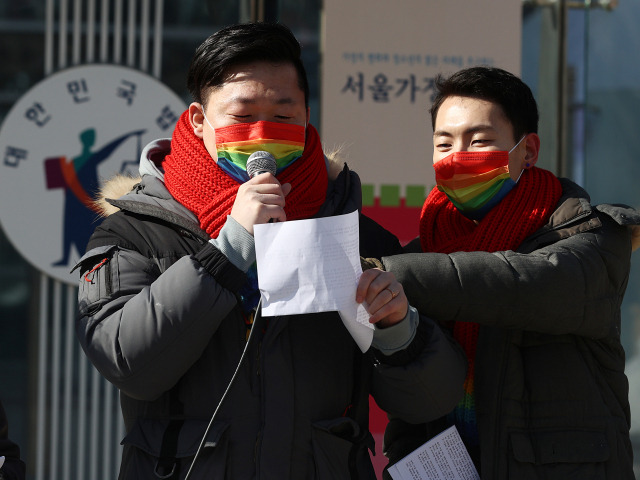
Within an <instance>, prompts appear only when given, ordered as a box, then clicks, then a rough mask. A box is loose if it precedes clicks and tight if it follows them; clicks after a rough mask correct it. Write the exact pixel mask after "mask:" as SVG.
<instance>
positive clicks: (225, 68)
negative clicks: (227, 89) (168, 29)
mask: <svg viewBox="0 0 640 480" xmlns="http://www.w3.org/2000/svg"><path fill="white" fill-rule="evenodd" d="M261 61H264V62H272V63H277V64H291V65H293V66H294V67H295V69H296V71H297V73H298V85H299V86H300V90H302V91H303V92H304V100H305V106H307V107H308V106H309V82H308V80H307V73H306V71H305V69H304V65H303V64H302V58H301V49H300V43H299V42H298V40H296V37H295V36H294V35H293V33H292V32H291V30H289V28H287V27H286V26H284V25H282V24H279V23H266V22H255V23H242V24H237V25H230V26H228V27H225V28H223V29H222V30H219V31H218V32H216V33H214V34H213V35H211V36H210V37H209V38H207V39H206V40H205V41H204V42H203V43H202V44H201V45H200V46H199V47H198V48H197V49H196V52H195V54H194V56H193V59H192V60H191V65H190V66H189V73H188V75H187V88H188V89H189V93H191V96H192V97H193V100H194V101H196V102H198V103H202V104H204V103H205V102H204V101H205V100H206V97H207V92H208V91H209V89H210V88H212V87H213V88H215V87H218V86H220V85H222V84H223V83H224V82H225V81H226V80H227V76H228V72H229V69H230V68H231V67H235V66H237V65H243V64H247V63H253V62H261Z"/></svg>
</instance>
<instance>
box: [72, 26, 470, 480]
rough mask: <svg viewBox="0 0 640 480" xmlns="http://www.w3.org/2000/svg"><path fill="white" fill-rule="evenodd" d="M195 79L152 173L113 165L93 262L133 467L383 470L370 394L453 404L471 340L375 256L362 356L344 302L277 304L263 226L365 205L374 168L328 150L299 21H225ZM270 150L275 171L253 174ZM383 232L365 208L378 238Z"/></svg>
mask: <svg viewBox="0 0 640 480" xmlns="http://www.w3.org/2000/svg"><path fill="white" fill-rule="evenodd" d="M188 85H189V89H190V91H191V93H192V95H193V98H194V102H193V103H192V104H191V105H190V106H189V108H188V110H187V111H185V112H184V113H183V114H182V116H181V117H180V119H179V121H178V123H177V125H176V128H175V130H174V132H173V137H172V138H171V139H170V140H169V139H167V140H159V141H157V142H154V143H152V144H150V145H149V146H148V147H147V148H146V149H145V151H144V153H143V156H142V159H141V164H140V173H141V178H140V179H138V180H131V181H127V180H126V179H125V180H122V179H115V180H114V181H113V182H109V185H108V186H107V187H106V188H107V189H112V188H115V189H116V190H119V192H117V193H114V192H113V191H112V192H111V193H105V195H106V196H107V197H109V198H111V200H109V203H110V207H111V210H109V211H107V210H105V215H108V216H107V218H106V219H105V220H104V221H103V222H102V224H101V225H100V226H99V227H98V228H97V229H96V231H95V232H94V234H93V236H92V237H91V240H90V242H89V245H88V247H87V253H86V254H85V255H84V257H83V258H82V259H81V260H80V262H79V264H78V268H79V269H80V272H81V275H80V289H79V313H80V314H79V318H78V322H77V336H78V338H79V340H80V343H81V345H82V348H83V349H84V351H85V353H86V355H87V356H88V357H89V359H90V360H91V362H92V363H93V364H94V365H95V366H96V368H97V369H98V370H99V371H100V372H101V373H102V374H103V375H104V376H105V378H107V379H108V380H109V381H110V382H112V383H113V384H114V385H116V386H117V387H118V388H119V389H120V392H121V407H122V414H123V417H124V422H125V427H126V432H127V433H126V436H125V438H124V440H123V444H124V451H123V458H122V464H121V468H120V476H119V478H120V479H122V480H124V479H126V480H130V479H136V480H140V479H155V478H170V479H184V478H185V477H187V476H189V478H192V479H234V480H236V479H253V478H260V479H265V480H267V479H274V480H276V479H277V480H283V479H295V480H297V479H314V478H317V479H327V480H329V479H332V480H334V479H347V478H350V479H372V478H374V473H373V469H372V465H371V461H370V459H369V450H370V449H372V448H373V445H372V437H371V434H370V433H369V430H368V401H369V395H370V394H371V395H373V397H374V398H375V400H376V402H377V403H378V405H379V406H380V407H381V408H382V409H384V410H385V411H387V412H388V414H389V415H390V416H391V417H392V418H401V419H403V421H406V422H410V423H420V422H425V421H429V420H432V419H434V418H437V417H439V416H442V415H444V414H445V413H447V412H448V411H450V410H451V409H452V408H453V406H454V405H455V403H456V402H457V401H458V400H459V398H460V397H461V394H462V383H463V380H464V374H465V371H466V361H465V359H464V354H463V352H462V351H461V350H460V349H459V347H458V346H457V345H456V344H455V342H453V341H452V340H450V337H449V336H447V335H445V334H444V333H443V331H442V330H441V329H440V327H439V326H438V325H437V324H435V322H433V321H431V320H429V319H427V318H424V317H420V316H419V314H418V313H417V311H416V310H415V309H413V308H411V307H410V306H409V305H408V302H407V299H406V296H405V295H404V292H403V290H402V287H401V285H400V284H399V283H398V282H397V281H396V280H395V278H394V276H393V274H390V273H388V272H383V271H381V270H376V269H369V270H367V271H365V272H364V273H363V275H362V277H361V280H360V283H359V290H358V297H357V298H356V300H359V301H364V302H365V304H366V305H367V309H368V311H369V313H370V314H371V319H370V321H371V322H372V323H374V324H375V333H374V339H373V346H372V348H371V349H370V350H369V351H368V352H367V353H366V354H364V355H363V354H362V353H361V352H360V350H359V348H358V347H357V345H356V343H355V342H354V340H353V339H352V338H351V336H350V334H349V333H348V331H347V330H346V328H345V327H344V325H343V323H342V320H341V318H340V316H339V314H338V313H337V312H324V313H316V314H305V315H293V316H280V317H269V318H263V317H262V316H261V314H260V307H259V302H258V299H259V291H258V287H257V283H256V267H255V248H254V242H253V235H252V234H253V226H254V225H255V224H262V223H267V222H269V221H271V220H272V219H275V220H277V221H287V220H295V219H303V218H313V217H326V216H331V215H338V214H344V213H350V212H354V211H356V210H358V209H359V208H360V206H361V191H360V183H359V179H358V177H357V175H356V174H355V173H353V172H350V171H349V169H348V168H347V167H346V166H345V167H344V168H340V167H339V168H337V169H336V168H334V167H333V166H332V164H330V163H328V162H327V159H326V158H325V156H324V154H323V152H322V149H321V146H320V141H319V137H318V134H317V132H316V131H315V129H314V128H313V127H312V126H311V125H309V124H308V121H309V109H308V85H307V80H306V74H305V72H304V68H303V66H302V62H301V59H300V46H299V45H298V43H297V41H296V40H295V38H294V37H293V35H292V34H291V32H290V31H289V30H288V29H287V28H286V27H284V26H282V25H270V24H245V25H234V26H231V27H227V28H225V29H223V30H221V31H219V32H217V33H216V34H214V35H212V36H211V37H209V38H208V39H207V40H206V41H205V42H204V43H203V44H202V45H201V46H200V47H199V48H198V50H197V51H196V54H195V56H194V59H193V61H192V63H191V67H190V69H189V78H188ZM256 150H266V151H268V152H270V153H271V154H272V155H273V156H274V157H275V158H276V162H277V171H276V175H275V176H274V175H273V174H272V173H262V174H259V175H257V176H255V177H250V176H249V175H248V174H247V172H246V160H247V157H248V155H249V154H250V153H251V152H255V151H256ZM133 183H135V185H131V184H133ZM132 187H133V188H132ZM122 188H124V191H121V190H122ZM127 192H128V193H127ZM113 210H115V211H113ZM375 233H376V232H375V226H374V225H373V224H372V223H371V222H366V223H363V231H362V233H361V239H362V242H364V245H363V246H364V247H365V248H366V249H367V250H366V251H367V252H371V251H374V250H375V248H377V247H375V246H373V247H372V246H371V245H373V241H374V240H376V238H377V237H376V236H375Z"/></svg>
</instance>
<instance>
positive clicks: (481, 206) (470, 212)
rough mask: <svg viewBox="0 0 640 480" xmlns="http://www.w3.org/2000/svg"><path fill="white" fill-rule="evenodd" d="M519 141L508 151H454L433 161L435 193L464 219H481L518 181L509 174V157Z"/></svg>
mask: <svg viewBox="0 0 640 480" xmlns="http://www.w3.org/2000/svg"><path fill="white" fill-rule="evenodd" d="M522 138H524V136H523V137H522ZM522 138H521V139H520V140H519V141H518V143H516V145H515V146H514V147H513V148H512V149H511V150H509V151H508V152H506V151H489V152H454V153H452V154H451V155H448V156H446V157H445V158H443V159H442V160H440V161H438V162H436V163H435V164H434V165H433V168H434V170H435V173H436V185H437V187H438V190H440V191H441V192H443V193H444V194H445V195H446V196H447V197H448V198H449V200H450V201H451V203H453V204H454V205H455V206H456V208H457V209H458V210H459V211H460V212H461V213H462V214H463V215H464V216H466V217H467V218H470V219H471V220H481V219H482V218H483V217H484V216H485V215H486V214H487V212H488V211H489V210H491V209H492V208H493V207H495V206H496V205H497V204H498V202H500V200H502V199H503V198H504V197H505V196H506V195H507V193H509V192H510V191H511V189H513V187H515V186H516V184H517V182H518V180H520V177H518V180H516V181H515V182H514V181H513V180H512V178H511V176H510V175H509V154H510V153H511V152H513V150H514V149H515V148H516V147H517V146H518V145H520V142H521V141H522ZM523 171H524V170H523ZM520 175H522V172H520Z"/></svg>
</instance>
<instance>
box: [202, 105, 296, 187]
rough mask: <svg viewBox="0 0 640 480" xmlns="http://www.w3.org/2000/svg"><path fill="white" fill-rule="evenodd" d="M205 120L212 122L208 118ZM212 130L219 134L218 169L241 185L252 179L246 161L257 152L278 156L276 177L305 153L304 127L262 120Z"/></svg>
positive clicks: (217, 136) (217, 145) (217, 139)
mask: <svg viewBox="0 0 640 480" xmlns="http://www.w3.org/2000/svg"><path fill="white" fill-rule="evenodd" d="M204 119H205V120H206V121H207V123H209V120H208V119H207V117H206V116H205V117H204ZM209 126H210V127H211V124H210V123H209ZM211 129H212V130H214V131H215V133H216V149H217V151H218V166H219V167H220V168H222V169H223V170H224V171H225V172H226V173H227V174H228V175H230V176H231V177H232V178H234V179H235V180H237V181H238V182H240V183H244V182H246V181H247V180H249V175H248V174H247V160H248V159H249V155H251V154H252V153H254V152H257V151H260V150H264V151H266V152H269V153H270V154H272V155H273V156H274V157H275V159H276V165H277V168H276V175H278V174H279V173H280V172H281V171H282V170H284V169H285V168H287V167H288V166H289V165H291V164H292V163H293V162H295V161H296V160H297V159H299V158H300V157H301V156H302V153H303V152H304V140H305V130H306V129H305V127H304V126H302V125H292V124H289V123H277V122H266V121H259V122H252V123H236V124H234V125H229V126H226V127H221V128H215V129H214V128H213V127H211Z"/></svg>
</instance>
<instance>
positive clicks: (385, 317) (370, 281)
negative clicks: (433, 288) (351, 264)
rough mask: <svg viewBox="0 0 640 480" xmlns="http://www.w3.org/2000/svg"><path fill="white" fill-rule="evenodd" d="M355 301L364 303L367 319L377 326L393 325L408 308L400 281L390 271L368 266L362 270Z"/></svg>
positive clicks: (401, 318) (402, 316) (401, 317)
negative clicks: (368, 317) (367, 313)
mask: <svg viewBox="0 0 640 480" xmlns="http://www.w3.org/2000/svg"><path fill="white" fill-rule="evenodd" d="M356 302H358V303H364V306H365V308H366V309H367V312H369V315H371V318H370V319H369V321H370V322H371V323H373V324H375V325H376V326H377V327H378V328H385V327H390V326H392V325H395V324H396V323H398V322H400V321H401V320H403V319H404V318H405V317H406V315H407V311H408V310H409V301H408V300H407V296H406V295H405V293H404V289H403V288H402V285H401V284H400V282H398V281H397V280H396V277H395V276H394V275H393V273H391V272H384V271H382V270H380V269H378V268H370V269H368V270H365V271H364V272H362V276H361V277H360V280H359V281H358V287H357V289H356Z"/></svg>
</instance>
